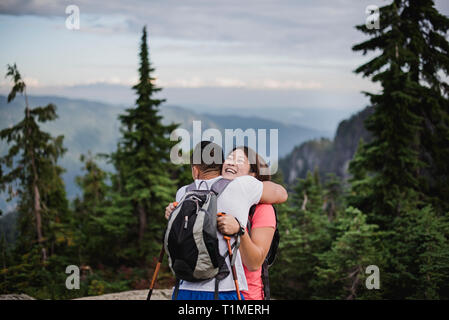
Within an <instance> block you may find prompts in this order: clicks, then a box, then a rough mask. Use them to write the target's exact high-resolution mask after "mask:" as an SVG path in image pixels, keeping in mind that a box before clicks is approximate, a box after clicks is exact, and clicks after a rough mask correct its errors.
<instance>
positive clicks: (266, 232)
mask: <svg viewBox="0 0 449 320" xmlns="http://www.w3.org/2000/svg"><path fill="white" fill-rule="evenodd" d="M274 231H275V228H274V227H263V228H254V229H252V230H251V237H250V236H249V235H248V232H245V234H243V235H242V237H241V238H240V241H241V242H240V255H241V256H242V262H243V264H244V265H245V266H246V268H247V269H248V270H249V271H256V270H258V269H259V268H260V267H261V266H262V264H263V262H264V261H265V257H266V256H267V254H268V251H269V250H270V246H271V242H272V240H273V235H274Z"/></svg>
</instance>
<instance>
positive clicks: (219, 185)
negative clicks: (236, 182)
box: [210, 178, 232, 197]
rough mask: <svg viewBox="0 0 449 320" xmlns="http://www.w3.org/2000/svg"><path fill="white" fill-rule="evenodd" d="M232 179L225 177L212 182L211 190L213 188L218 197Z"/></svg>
mask: <svg viewBox="0 0 449 320" xmlns="http://www.w3.org/2000/svg"><path fill="white" fill-rule="evenodd" d="M231 181H232V180H229V179H225V178H221V179H218V180H217V181H215V182H214V183H213V184H212V186H211V187H210V190H212V191H213V192H214V193H215V194H216V195H217V197H219V196H220V195H221V193H222V192H223V191H224V190H225V189H226V187H227V186H228V185H229V183H230V182H231Z"/></svg>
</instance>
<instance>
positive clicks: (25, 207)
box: [0, 64, 68, 262]
mask: <svg viewBox="0 0 449 320" xmlns="http://www.w3.org/2000/svg"><path fill="white" fill-rule="evenodd" d="M6 75H7V77H10V78H11V79H12V80H13V83H14V85H13V88H12V90H11V92H10V93H9V95H8V102H11V101H12V100H13V99H14V98H15V97H16V95H17V94H18V93H21V94H23V95H24V98H25V110H24V113H25V116H24V118H23V119H22V120H21V121H20V122H19V123H18V124H16V125H14V126H12V127H10V128H6V129H3V130H1V131H0V138H1V139H2V140H6V142H7V143H8V144H10V148H9V150H8V153H7V154H6V155H5V156H3V157H1V158H0V187H1V189H2V190H3V191H5V190H6V189H8V192H9V195H10V198H9V199H11V198H12V197H14V196H19V202H18V211H19V230H20V235H19V243H20V246H18V247H21V248H28V250H29V249H31V247H30V246H32V244H33V243H37V244H38V246H39V248H40V250H41V253H42V260H43V261H44V262H45V261H46V260H47V258H48V255H49V252H48V246H50V249H51V248H53V249H54V245H55V243H56V242H58V241H59V239H56V238H55V237H54V236H55V232H57V231H58V229H60V226H59V225H58V223H59V222H61V219H64V218H65V217H64V214H66V213H67V212H68V202H67V199H66V194H65V189H64V182H63V181H62V179H61V174H62V173H63V169H62V168H61V167H60V166H58V165H57V161H58V159H59V158H60V157H61V156H62V155H63V154H64V152H65V151H66V150H65V149H64V147H63V144H62V143H63V138H64V137H63V136H62V135H61V136H58V137H56V138H54V137H52V136H51V135H50V134H49V133H47V132H44V131H42V130H41V129H40V127H39V124H38V122H40V123H44V122H47V121H53V120H55V119H56V118H57V114H56V106H55V105H53V104H49V105H47V106H45V107H36V108H30V106H29V104H28V96H27V93H26V84H25V82H24V81H23V80H22V77H21V75H20V73H19V71H18V69H17V66H16V65H15V64H14V65H12V66H11V65H8V72H7V74H6ZM6 168H9V169H10V170H9V172H7V173H6V172H5V171H4V169H6ZM63 241H64V240H63ZM52 251H53V250H50V254H51V253H52Z"/></svg>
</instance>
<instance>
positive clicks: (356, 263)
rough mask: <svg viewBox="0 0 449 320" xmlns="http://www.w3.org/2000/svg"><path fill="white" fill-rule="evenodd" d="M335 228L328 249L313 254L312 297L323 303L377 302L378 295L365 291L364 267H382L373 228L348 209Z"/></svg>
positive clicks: (375, 227)
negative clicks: (317, 261) (314, 262)
mask: <svg viewBox="0 0 449 320" xmlns="http://www.w3.org/2000/svg"><path fill="white" fill-rule="evenodd" d="M337 224H338V229H339V234H338V236H337V238H336V239H335V241H334V242H333V243H332V247H331V248H330V249H329V250H327V251H325V252H317V256H318V258H319V263H318V266H317V273H316V277H315V279H313V280H312V282H313V284H314V287H315V288H316V295H317V296H318V297H321V298H323V297H324V298H327V299H356V298H364V297H365V298H370V299H374V298H379V293H378V292H376V291H374V292H369V291H368V290H367V289H366V287H365V278H366V274H365V269H366V267H367V266H369V265H377V266H378V267H380V268H381V267H382V266H383V265H384V258H383V255H382V251H381V250H380V248H381V246H380V242H381V238H382V235H381V234H380V233H379V232H377V231H376V229H377V226H376V225H371V224H367V223H366V216H365V215H364V214H363V213H362V212H360V210H358V209H355V208H352V207H348V208H347V209H346V214H345V217H341V218H340V219H339V221H338V223H337Z"/></svg>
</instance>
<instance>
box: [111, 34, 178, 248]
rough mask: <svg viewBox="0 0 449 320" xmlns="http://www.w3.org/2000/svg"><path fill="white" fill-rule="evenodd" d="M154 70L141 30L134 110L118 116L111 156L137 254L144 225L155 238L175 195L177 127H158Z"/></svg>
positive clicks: (131, 109)
mask: <svg viewBox="0 0 449 320" xmlns="http://www.w3.org/2000/svg"><path fill="white" fill-rule="evenodd" d="M153 72H154V68H153V67H152V66H151V63H150V60H149V54H148V45H147V32H146V27H144V28H143V32H142V38H141V46H140V67H139V82H138V84H136V85H135V86H134V87H133V89H134V90H135V91H136V94H137V100H136V107H134V108H128V109H126V113H125V114H123V115H120V116H119V119H120V121H121V124H122V128H121V134H122V137H121V139H120V142H119V146H118V148H117V151H116V152H115V153H114V154H113V155H112V160H113V162H114V165H115V167H116V169H117V172H118V173H117V179H118V180H116V186H118V187H119V188H120V197H121V198H120V199H121V200H119V201H123V200H125V201H127V202H129V203H131V204H132V211H133V214H134V215H135V217H136V219H137V222H138V224H137V226H138V229H137V230H136V231H137V240H138V244H139V247H140V249H141V252H140V254H141V255H143V254H145V252H146V253H148V252H147V251H146V249H145V248H144V247H145V245H144V239H145V235H146V231H147V228H148V227H149V228H150V231H152V232H151V237H150V238H152V239H153V240H154V239H158V240H160V239H159V238H160V231H161V225H162V224H163V222H164V220H163V219H164V218H163V212H164V208H165V206H166V205H167V203H169V202H170V201H173V197H174V193H175V191H176V181H175V180H174V179H173V177H172V176H171V172H172V170H171V169H172V164H171V162H170V157H169V156H170V149H171V147H173V145H174V143H173V142H172V141H170V139H169V134H170V133H171V132H172V131H173V130H174V129H176V127H177V125H163V124H162V122H161V119H162V117H161V116H160V115H159V106H160V105H161V104H162V103H163V102H164V101H165V100H164V99H157V98H155V96H154V95H155V94H156V93H157V92H159V91H160V90H161V88H158V87H157V86H156V85H155V83H154V82H155V78H154V77H153V76H152V73H153ZM150 242H151V241H150ZM147 245H150V243H147ZM147 249H148V248H147ZM142 250H143V251H142Z"/></svg>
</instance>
